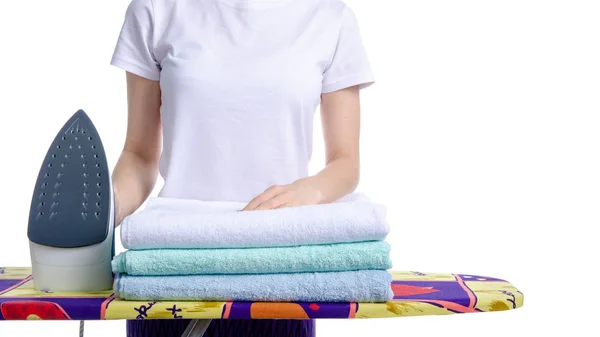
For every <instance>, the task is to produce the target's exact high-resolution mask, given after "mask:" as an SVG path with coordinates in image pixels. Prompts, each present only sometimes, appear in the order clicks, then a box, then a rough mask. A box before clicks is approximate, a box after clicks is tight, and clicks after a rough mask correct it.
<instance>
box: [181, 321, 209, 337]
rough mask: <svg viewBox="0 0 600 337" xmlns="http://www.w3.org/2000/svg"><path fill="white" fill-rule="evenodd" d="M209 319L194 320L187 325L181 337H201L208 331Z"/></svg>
mask: <svg viewBox="0 0 600 337" xmlns="http://www.w3.org/2000/svg"><path fill="white" fill-rule="evenodd" d="M210 322H211V320H210V319H195V320H193V321H191V322H190V324H188V326H187V328H186V329H185V331H184V332H183V335H181V337H202V336H204V333H205V332H206V329H208V325H209V324H210Z"/></svg>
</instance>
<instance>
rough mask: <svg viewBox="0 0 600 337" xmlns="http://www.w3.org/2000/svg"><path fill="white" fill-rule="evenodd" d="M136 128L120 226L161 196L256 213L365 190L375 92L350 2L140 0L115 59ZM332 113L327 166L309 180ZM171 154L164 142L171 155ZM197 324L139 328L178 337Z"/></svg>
mask: <svg viewBox="0 0 600 337" xmlns="http://www.w3.org/2000/svg"><path fill="white" fill-rule="evenodd" d="M111 63H112V64H113V65H115V66H117V67H120V68H122V69H124V70H125V71H126V74H127V93H128V128H127V137H126V141H125V146H124V149H123V153H122V155H121V156H120V158H119V161H118V163H117V165H116V167H115V169H114V172H113V182H114V189H115V197H116V209H117V214H118V215H117V223H120V222H121V220H122V219H123V218H124V217H126V216H127V215H129V214H131V213H133V212H134V211H135V210H136V209H137V208H139V207H140V205H141V204H142V203H143V202H144V201H145V200H146V198H147V197H148V196H149V194H150V193H151V191H152V190H153V188H154V186H155V182H156V179H157V175H158V173H160V174H161V176H162V177H163V179H164V182H165V183H164V187H163V188H162V190H161V191H160V194H159V195H160V196H162V197H171V198H188V199H200V200H209V201H211V200H212V201H242V202H244V203H246V205H247V206H246V207H245V208H244V210H258V209H261V210H264V209H274V208H280V207H291V206H299V205H309V204H319V203H327V202H331V201H333V200H336V199H338V198H340V197H342V196H344V195H346V194H348V193H350V192H352V191H353V190H354V189H355V188H356V186H357V184H358V180H359V124H360V123H359V119H360V118H359V111H360V107H359V105H360V104H359V90H360V89H361V88H364V87H366V86H368V85H370V84H372V83H373V81H374V80H373V75H372V73H371V70H370V67H369V62H368V59H367V56H366V53H365V51H364V48H363V45H362V42H361V38H360V34H359V30H358V26H357V23H356V19H355V17H354V15H353V13H352V11H351V10H350V9H349V8H348V7H347V6H346V5H345V4H344V3H343V2H341V1H339V0H133V1H132V2H131V4H130V5H129V7H128V9H127V13H126V16H125V23H124V25H123V28H122V30H121V33H120V36H119V39H118V43H117V46H116V49H115V53H114V56H113V58H112V62H111ZM319 104H320V106H321V119H322V125H323V133H324V141H325V147H326V156H327V158H326V159H327V165H326V167H325V168H324V169H323V170H321V171H320V172H319V173H318V174H315V175H312V176H309V174H308V163H309V160H310V157H311V152H312V137H313V133H312V131H313V130H312V126H313V117H314V113H315V110H316V108H317V106H319ZM161 145H162V146H161ZM186 324H187V321H160V320H157V321H130V322H128V333H129V335H130V336H134V335H135V336H153V335H156V336H158V335H160V336H163V337H165V336H179V335H180V334H181V333H182V332H183V330H184V329H185V327H186ZM314 334H315V332H314V322H313V321H294V320H289V321H288V320H261V321H258V320H252V321H244V320H241V321H236V320H223V321H220V320H214V321H213V322H212V323H211V325H210V326H209V328H208V330H207V332H206V334H205V336H207V337H210V336H261V337H266V336H313V335H314Z"/></svg>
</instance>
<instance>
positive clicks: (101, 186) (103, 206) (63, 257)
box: [27, 110, 115, 292]
mask: <svg viewBox="0 0 600 337" xmlns="http://www.w3.org/2000/svg"><path fill="white" fill-rule="evenodd" d="M113 204H114V200H113V189H112V183H111V180H110V175H109V169H108V165H107V160H106V154H105V152H104V147H103V145H102V142H101V140H100V136H99V134H98V132H97V130H96V128H95V126H94V124H93V123H92V121H91V120H90V118H89V117H88V115H87V114H86V113H85V112H84V111H83V110H79V111H77V112H76V113H75V114H74V115H73V116H72V117H71V118H70V119H69V120H68V121H67V123H65V124H64V126H63V127H62V129H61V130H60V131H59V133H58V134H57V135H56V137H55V139H54V141H53V142H52V144H51V145H50V148H49V149H48V152H47V154H46V157H45V158H44V161H43V163H42V166H41V169H40V172H39V175H38V177H37V181H36V185H35V188H34V192H33V196H32V199H31V207H30V214H29V225H28V230H27V235H28V237H29V244H30V253H31V264H32V273H33V282H34V286H35V288H36V289H38V290H44V291H53V292H56V291H68V292H84V291H102V290H109V289H111V288H112V284H113V273H112V269H111V260H112V258H113V256H114V225H115V223H114V215H115V214H114V206H113Z"/></svg>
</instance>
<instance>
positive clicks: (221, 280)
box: [115, 270, 393, 302]
mask: <svg viewBox="0 0 600 337" xmlns="http://www.w3.org/2000/svg"><path fill="white" fill-rule="evenodd" d="M391 281H392V278H391V275H390V273H388V272H387V271H384V270H360V271H343V272H326V273H297V274H263V275H193V276H129V275H125V274H119V276H118V277H117V282H116V283H115V293H116V295H117V296H118V297H120V298H122V299H124V300H140V301H141V300H144V301H146V300H156V301H163V300H164V301H169V300H174V301H175V300H179V301H263V302H279V301H281V302H288V301H299V302H386V301H389V300H391V299H392V297H393V293H392V289H391Z"/></svg>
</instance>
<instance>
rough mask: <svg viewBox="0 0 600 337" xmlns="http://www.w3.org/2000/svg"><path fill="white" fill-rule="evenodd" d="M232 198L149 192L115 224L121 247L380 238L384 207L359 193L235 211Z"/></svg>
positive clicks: (263, 244)
mask: <svg viewBox="0 0 600 337" xmlns="http://www.w3.org/2000/svg"><path fill="white" fill-rule="evenodd" d="M244 206H245V204H243V203H237V202H214V201H198V200H186V199H173V198H152V199H150V200H149V201H148V203H147V206H146V208H145V209H143V210H142V211H140V212H137V213H134V214H132V215H130V216H128V217H127V218H125V220H123V223H122V224H121V241H122V243H123V247H125V248H127V249H160V248H250V247H286V246H288V247H289V246H299V245H312V244H330V243H342V242H361V241H374V240H384V239H385V237H386V236H387V234H388V232H389V225H388V223H387V219H386V209H385V207H384V206H383V205H380V204H377V203H372V202H370V201H369V200H368V198H366V196H364V195H360V194H353V195H350V196H349V197H346V198H342V199H340V200H338V201H336V202H334V203H330V204H324V205H310V206H301V207H288V208H281V209H274V210H265V211H244V212H239V210H240V209H242V208H243V207H244Z"/></svg>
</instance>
